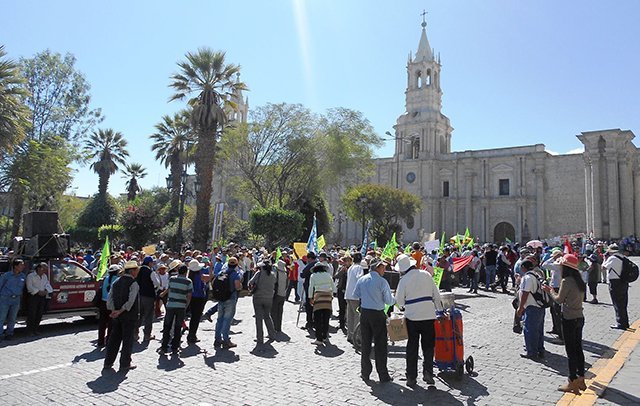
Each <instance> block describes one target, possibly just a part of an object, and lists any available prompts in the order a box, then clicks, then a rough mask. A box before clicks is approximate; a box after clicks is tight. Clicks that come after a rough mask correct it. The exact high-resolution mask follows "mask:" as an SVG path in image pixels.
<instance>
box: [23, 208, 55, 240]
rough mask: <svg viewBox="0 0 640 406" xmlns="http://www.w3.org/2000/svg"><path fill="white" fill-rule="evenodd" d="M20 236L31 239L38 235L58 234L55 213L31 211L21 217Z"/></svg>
mask: <svg viewBox="0 0 640 406" xmlns="http://www.w3.org/2000/svg"><path fill="white" fill-rule="evenodd" d="M22 230H23V231H24V232H23V233H22V235H23V236H24V237H33V236H34V235H38V234H55V233H57V232H58V212H57V211H32V212H30V213H25V214H24V215H23V216H22Z"/></svg>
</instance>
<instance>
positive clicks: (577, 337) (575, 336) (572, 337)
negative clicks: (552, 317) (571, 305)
mask: <svg viewBox="0 0 640 406" xmlns="http://www.w3.org/2000/svg"><path fill="white" fill-rule="evenodd" d="M583 328H584V317H581V318H579V319H572V320H567V319H562V331H563V333H564V348H565V349H566V350H567V361H568V362H569V379H571V380H572V381H573V380H574V379H576V378H577V377H579V376H582V377H583V376H584V351H582V329H583Z"/></svg>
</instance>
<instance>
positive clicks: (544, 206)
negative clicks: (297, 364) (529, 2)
mask: <svg viewBox="0 0 640 406" xmlns="http://www.w3.org/2000/svg"><path fill="white" fill-rule="evenodd" d="M441 69H442V66H441V64H440V58H439V57H438V58H436V57H435V55H434V52H433V50H432V48H431V47H430V45H429V41H428V39H427V32H426V23H425V22H424V21H423V23H422V33H421V36H420V42H419V44H418V49H417V52H416V53H415V55H411V54H410V55H409V60H408V62H407V89H406V91H405V95H406V102H405V112H404V114H402V115H401V116H400V117H398V120H397V122H396V124H395V126H394V130H395V137H394V138H395V153H394V155H393V157H391V158H380V159H376V160H375V163H376V169H375V173H374V175H373V176H372V178H371V179H370V180H369V181H370V182H371V183H379V184H385V185H390V186H393V187H396V188H399V189H403V190H406V191H408V192H411V193H413V194H414V195H416V196H417V197H419V198H420V200H421V201H422V208H421V210H420V212H419V213H418V214H417V215H416V216H415V217H414V218H413V219H412V220H413V221H408V222H407V223H406V224H402V226H403V240H404V241H405V242H406V241H413V240H420V239H422V238H423V237H424V236H425V235H426V234H428V233H430V232H434V231H435V232H437V234H438V235H440V232H441V231H444V232H446V234H447V235H452V234H453V233H456V232H464V230H465V227H469V229H470V231H471V233H472V235H473V236H475V237H478V238H479V239H480V240H481V241H505V239H506V238H508V239H510V240H512V241H524V240H528V239H531V238H542V239H544V238H549V237H553V236H561V235H565V234H572V233H585V234H588V235H592V236H593V237H595V238H600V239H609V238H620V237H624V236H629V235H632V234H640V165H639V159H638V156H639V154H638V149H637V148H636V147H635V145H634V144H633V143H632V140H633V138H634V134H633V133H632V132H631V131H629V130H620V129H609V130H601V131H589V132H583V133H582V134H580V135H578V136H577V137H578V139H579V140H580V141H581V142H582V143H583V144H584V153H579V154H568V155H551V154H550V153H548V152H546V151H545V146H544V145H542V144H535V145H527V146H521V147H509V148H500V149H486V150H473V151H451V135H452V131H453V128H452V126H451V123H450V121H449V118H448V117H446V116H445V115H444V114H442V111H441V110H442V89H441V87H440V73H441ZM340 194H341V191H333V192H329V195H328V200H329V204H330V208H331V212H332V213H333V214H334V218H335V224H334V225H333V238H332V239H331V240H333V241H335V242H339V243H343V244H344V243H349V244H351V243H355V244H357V243H360V242H361V240H362V235H361V233H362V231H361V224H360V223H359V222H353V221H350V220H348V219H345V218H344V216H343V215H342V214H341V212H342V211H341V208H340Z"/></svg>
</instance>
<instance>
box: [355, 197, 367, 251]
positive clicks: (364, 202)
mask: <svg viewBox="0 0 640 406" xmlns="http://www.w3.org/2000/svg"><path fill="white" fill-rule="evenodd" d="M356 203H357V204H358V206H360V211H361V212H362V241H364V225H365V217H364V215H365V210H366V208H367V203H369V198H368V197H366V196H360V197H358V198H357V199H356Z"/></svg>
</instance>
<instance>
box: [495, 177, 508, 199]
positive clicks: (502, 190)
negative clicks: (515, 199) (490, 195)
mask: <svg viewBox="0 0 640 406" xmlns="http://www.w3.org/2000/svg"><path fill="white" fill-rule="evenodd" d="M498 189H499V194H500V196H509V179H500V181H499V184H498Z"/></svg>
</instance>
